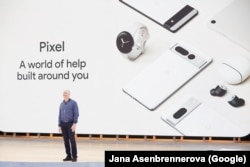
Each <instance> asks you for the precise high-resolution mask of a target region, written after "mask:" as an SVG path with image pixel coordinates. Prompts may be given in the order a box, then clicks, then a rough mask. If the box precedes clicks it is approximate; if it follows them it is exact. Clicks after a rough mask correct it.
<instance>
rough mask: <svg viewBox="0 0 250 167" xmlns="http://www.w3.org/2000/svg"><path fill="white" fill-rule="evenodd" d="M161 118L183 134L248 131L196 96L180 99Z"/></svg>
mask: <svg viewBox="0 0 250 167" xmlns="http://www.w3.org/2000/svg"><path fill="white" fill-rule="evenodd" d="M180 101H181V102H179V103H177V105H175V106H174V107H172V108H169V109H167V110H166V111H165V112H163V113H162V114H161V119H162V120H163V121H164V122H166V123H167V124H168V125H170V126H171V127H173V128H174V129H175V130H176V131H178V132H179V133H180V134H182V135H183V136H211V137H220V136H221V137H244V136H246V135H248V132H247V131H245V130H243V129H242V128H240V127H239V126H237V125H236V124H235V123H234V122H232V121H230V120H228V119H227V118H225V117H224V116H223V115H222V114H220V113H219V112H217V111H216V110H214V109H213V108H212V107H209V106H208V105H206V103H205V102H202V101H201V100H199V99H198V98H197V97H192V96H190V97H188V98H185V100H180Z"/></svg>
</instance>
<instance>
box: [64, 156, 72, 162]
mask: <svg viewBox="0 0 250 167" xmlns="http://www.w3.org/2000/svg"><path fill="white" fill-rule="evenodd" d="M71 160H72V158H71V157H68V156H67V157H66V158H64V159H63V161H71Z"/></svg>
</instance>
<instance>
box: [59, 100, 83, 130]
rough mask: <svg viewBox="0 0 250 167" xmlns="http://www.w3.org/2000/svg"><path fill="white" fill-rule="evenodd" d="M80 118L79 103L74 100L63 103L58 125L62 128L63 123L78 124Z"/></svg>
mask: <svg viewBox="0 0 250 167" xmlns="http://www.w3.org/2000/svg"><path fill="white" fill-rule="evenodd" d="M78 116H79V110H78V105H77V103H76V102H75V101H74V100H72V99H69V100H68V101H67V102H65V101H63V102H62V103H61V104H60V109H59V118H58V125H59V126H60V123H61V122H72V123H77V121H78Z"/></svg>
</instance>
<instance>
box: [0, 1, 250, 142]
mask: <svg viewBox="0 0 250 167" xmlns="http://www.w3.org/2000/svg"><path fill="white" fill-rule="evenodd" d="M198 10H199V9H198ZM195 19H197V20H198V19H199V17H198V16H197V17H196V18H194V20H195ZM194 20H192V21H190V23H189V25H187V27H185V26H184V27H183V28H182V29H183V31H182V32H180V33H183V40H184V41H185V38H188V36H189V34H190V33H192V32H191V31H192V28H191V27H192V24H197V23H195V22H194ZM138 21H139V22H141V23H143V24H145V25H146V26H147V28H148V31H149V39H148V41H147V42H146V44H145V52H144V53H143V54H142V55H141V56H139V57H138V58H137V59H135V60H130V59H129V58H128V56H127V55H126V54H122V53H121V52H120V51H119V50H118V48H117V46H116V39H117V35H118V34H119V33H120V32H121V31H126V30H127V29H126V27H128V26H129V25H130V24H132V23H134V22H138ZM0 22H1V26H0V80H1V84H0V95H1V96H0V104H1V110H0V131H3V132H30V133H32V132H33V133H58V114H59V106H60V103H61V102H62V101H63V91H64V90H70V92H71V95H70V98H71V99H73V100H75V101H76V102H77V104H78V107H79V118H78V123H77V129H76V133H78V134H112V135H157V136H216V137H220V136H224V137H243V136H246V135H248V134H249V131H250V121H249V118H250V115H249V111H250V107H249V104H248V103H247V100H249V99H250V98H249V94H247V95H248V97H246V96H243V97H244V98H245V100H246V103H245V105H244V106H242V107H239V108H235V107H232V106H230V104H228V103H227V101H226V99H225V97H223V99H222V98H221V99H219V97H213V96H211V95H210V93H209V91H210V89H212V88H215V87H216V84H217V83H218V82H217V81H215V80H214V75H213V74H211V73H213V72H214V70H213V69H214V67H213V66H214V65H215V64H214V62H215V61H216V57H215V56H213V55H209V57H210V58H211V59H209V60H207V59H205V58H204V57H207V55H206V54H203V53H201V54H200V52H198V51H197V50H199V49H201V48H202V47H200V48H199V49H198V48H196V47H195V46H192V47H186V45H178V46H180V47H183V48H185V49H186V50H188V51H191V52H192V53H196V54H197V55H198V54H199V56H200V57H201V59H200V61H201V62H203V61H204V62H206V67H204V69H202V70H200V71H199V73H198V71H187V70H181V71H179V72H180V75H181V76H182V75H183V76H185V72H188V73H191V74H192V75H190V77H188V78H186V79H183V78H182V79H180V81H179V79H177V78H181V77H179V75H178V76H177V75H176V76H174V75H172V76H171V77H172V79H173V80H174V81H175V82H177V85H179V86H178V87H176V89H174V90H173V91H172V92H171V95H170V96H167V97H166V98H164V97H163V99H162V101H160V103H159V104H158V103H157V107H156V108H154V109H153V110H150V109H148V108H147V107H145V105H143V104H142V103H141V102H140V101H138V100H137V99H135V98H133V97H132V96H131V95H129V94H128V93H126V92H125V91H124V88H125V87H126V85H127V84H129V83H130V81H133V79H135V78H138V77H139V76H140V75H141V74H145V75H147V73H146V72H145V70H147V69H149V70H150V69H151V67H152V71H150V72H149V73H148V75H149V76H147V80H149V81H150V83H151V81H152V80H153V79H154V78H157V79H159V78H158V77H157V75H158V74H159V73H154V72H153V70H154V68H157V67H156V66H151V65H152V64H154V62H156V61H157V60H159V58H160V57H161V56H168V55H169V54H170V53H171V54H173V55H177V54H178V53H177V52H179V51H180V50H181V48H177V49H175V50H174V49H173V47H174V46H177V44H178V43H179V41H180V37H178V38H177V36H175V35H174V34H173V33H171V32H169V31H167V30H165V29H164V28H162V27H161V26H159V25H157V24H156V23H155V22H153V21H152V20H150V19H148V18H146V17H144V16H143V15H140V14H139V13H137V12H135V11H133V10H132V9H131V8H129V7H127V6H126V5H124V4H123V3H121V2H119V1H118V0H109V1H103V0H94V1H93V0H86V1H81V0H72V1H65V0H52V1H51V0H36V1H30V0H23V1H18V0H1V1H0ZM188 26H190V27H188ZM194 26H197V25H194ZM201 27H202V28H204V27H203V24H202V26H201ZM185 28H187V30H186V31H185ZM207 31H209V30H207ZM178 33H179V32H178ZM198 36H199V35H197V37H196V38H194V40H197V39H198ZM124 42H125V41H124ZM162 42H164V43H165V44H164V43H162ZM204 45H205V44H204ZM183 48H182V49H183ZM203 48H205V47H203ZM171 49H172V50H171ZM189 49H190V50H189ZM173 50H174V52H175V53H174V52H172V51H173ZM178 50H179V51H178ZM182 51H183V50H182ZM179 57H180V55H179ZM169 58H170V59H166V61H167V62H168V63H167V64H168V65H170V63H169V62H173V63H177V65H174V64H172V66H171V67H172V68H167V69H168V71H164V72H165V73H164V74H166V75H168V73H171V72H174V71H175V72H176V71H178V69H181V65H180V64H181V63H180V64H178V62H182V61H183V64H185V63H189V62H187V61H186V60H184V59H182V58H177V59H178V60H173V59H171V56H170V57H169ZM203 58H204V59H203ZM179 59H180V60H179ZM170 60H171V61H170ZM161 64H162V63H161ZM185 65H186V64H185ZM188 66H189V65H188ZM196 66H197V65H196ZM168 67H169V66H168ZM182 67H184V66H182ZM158 70H159V69H158ZM188 70H190V69H189V68H188ZM177 74H178V73H177ZM194 74H196V75H194ZM171 77H169V76H168V78H167V79H168V80H169V81H171ZM175 77H177V78H176V79H175ZM150 78H152V79H150ZM160 78H161V79H164V75H163V77H160ZM161 79H159V80H155V81H154V82H152V84H154V83H155V84H156V85H157V84H158V83H161V82H163V81H162V80H161ZM141 81H142V80H140V82H141ZM206 81H207V82H206ZM135 82H136V79H135ZM165 82H166V80H165V81H164V83H165ZM178 82H183V83H178ZM131 83H133V82H131ZM166 83H168V82H166ZM247 83H248V85H249V80H246V82H245V83H244V84H247ZM135 84H137V83H135ZM140 85H141V86H142V87H143V86H145V85H147V83H145V84H144V83H143V82H142V83H140ZM140 85H135V86H133V85H132V87H133V88H134V87H135V89H137V88H136V87H140ZM200 85H203V86H200ZM161 86H164V85H161ZM172 86H173V85H172ZM243 86H244V85H243ZM157 87H158V86H154V85H153V88H152V85H151V87H150V88H152V89H153V90H152V91H149V92H154V89H156V88H157ZM239 87H240V86H239ZM158 88H159V87H158ZM168 89H169V87H168V86H166V87H164V90H163V91H165V90H168ZM138 90H143V92H140V93H142V94H143V96H144V95H145V94H147V90H145V87H144V89H139V88H138ZM131 91H132V92H133V91H135V90H131ZM158 91H159V90H158ZM154 93H155V92H154ZM156 94H157V93H156ZM145 96H148V95H145ZM157 98H158V97H157V95H155V98H154V96H152V97H150V99H152V100H156V101H157V100H158V99H157Z"/></svg>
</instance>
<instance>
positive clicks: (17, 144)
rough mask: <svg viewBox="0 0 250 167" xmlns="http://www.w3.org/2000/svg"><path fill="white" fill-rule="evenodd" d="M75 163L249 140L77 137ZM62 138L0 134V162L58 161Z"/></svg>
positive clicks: (242, 145) (236, 146)
mask: <svg viewBox="0 0 250 167" xmlns="http://www.w3.org/2000/svg"><path fill="white" fill-rule="evenodd" d="M77 147H78V162H104V153H105V150H250V143H249V142H235V143H234V142H222V141H219V142H209V141H200V142H197V141H195V142H193V141H152V140H148V141H144V140H112V139H105V140H100V139H81V138H80V139H77ZM65 156H66V155H65V151H64V145H63V140H62V138H60V137H56V138H27V137H0V161H5V162H6V161H7V162H62V159H63V158H64V157H65Z"/></svg>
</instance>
